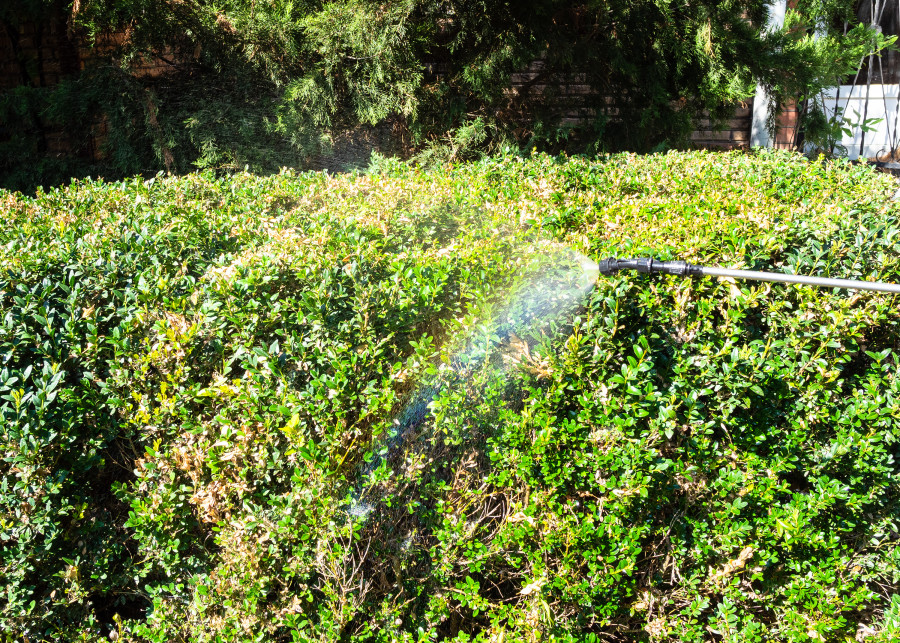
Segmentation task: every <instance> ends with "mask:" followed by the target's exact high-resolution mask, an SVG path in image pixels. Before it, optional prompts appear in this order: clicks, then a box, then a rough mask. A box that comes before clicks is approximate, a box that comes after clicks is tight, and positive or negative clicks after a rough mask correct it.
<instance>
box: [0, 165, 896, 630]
mask: <svg viewBox="0 0 900 643" xmlns="http://www.w3.org/2000/svg"><path fill="white" fill-rule="evenodd" d="M895 188H896V186H895V185H894V182H893V180H892V179H890V178H889V177H887V176H885V175H881V174H876V173H875V172H874V171H873V170H871V169H870V168H868V167H865V166H860V165H852V164H849V163H846V162H840V161H808V160H806V159H804V158H803V157H800V156H792V155H788V154H784V153H775V152H754V153H749V154H744V153H729V154H710V153H702V152H698V153H669V154H665V155H653V156H643V157H641V156H634V155H620V156H611V157H604V158H600V159H597V160H588V159H582V158H572V159H567V158H552V157H547V156H540V155H536V156H532V157H530V158H520V157H516V156H508V157H502V158H496V159H490V160H485V161H482V162H479V163H475V164H471V165H461V166H454V167H448V168H446V169H444V170H441V171H435V172H425V171H422V170H419V169H417V168H414V167H410V166H407V165H403V164H396V163H393V162H391V161H387V160H381V161H379V162H378V163H376V164H375V165H373V168H372V171H371V172H370V173H369V174H366V175H349V176H341V177H334V176H328V175H325V174H303V175H295V174H292V173H289V172H285V173H283V174H281V175H278V176H268V177H259V176H253V175H249V174H238V175H235V176H232V177H228V178H221V177H219V178H217V177H216V176H215V175H214V174H212V173H202V174H193V175H189V176H185V177H163V176H158V177H157V178H156V179H152V180H149V181H144V180H142V179H141V180H137V179H136V180H130V181H124V182H119V183H105V182H103V181H100V180H98V181H91V180H88V181H81V182H73V183H72V184H71V185H70V186H68V187H66V188H64V189H59V190H54V191H51V192H47V193H42V192H39V193H38V194H37V195H36V196H35V197H34V198H29V197H24V196H22V195H19V194H14V193H8V192H5V193H3V192H0V199H2V203H3V211H4V215H5V216H4V224H3V226H2V228H0V247H2V249H3V250H2V254H0V268H2V270H0V413H2V432H0V436H2V450H3V459H2V461H0V471H2V474H3V477H2V480H0V545H2V547H0V584H2V585H3V586H4V587H5V588H6V589H5V592H4V595H3V598H2V599H0V623H2V625H3V627H2V631H3V632H4V640H10V641H11V640H21V639H27V640H49V639H54V640H57V639H65V640H99V639H101V638H104V639H105V638H107V637H110V636H112V637H113V638H119V639H121V640H138V641H171V640H191V641H195V640H197V641H203V640H210V641H212V640H261V641H262V640H265V641H270V640H275V641H292V640H301V641H302V640H313V639H315V640H338V639H340V640H409V641H419V640H436V639H454V640H488V639H491V640H493V639H496V640H500V639H501V638H502V639H503V640H538V639H543V638H554V639H559V640H595V641H607V640H613V641H615V640H621V641H632V640H645V641H705V640H727V641H762V640H767V641H768V640H782V641H801V640H811V641H822V640H825V641H830V640H845V639H847V638H849V639H854V638H857V639H862V638H865V637H868V640H880V641H889V640H893V639H894V638H895V637H896V636H897V635H898V631H900V590H898V574H900V547H898V542H900V533H898V531H900V528H898V526H897V518H898V491H897V489H898V486H897V484H898V482H900V480H898V478H900V465H898V463H897V459H898V457H900V445H898V439H900V379H898V376H897V370H898V368H897V367H898V365H897V352H898V350H900V346H898V343H900V340H898V335H897V324H898V320H900V311H898V306H897V302H896V299H895V298H893V297H891V296H888V295H884V294H878V293H852V292H850V293H848V292H846V291H828V290H815V289H811V288H807V287H800V286H786V285H778V284H767V285H759V284H751V283H729V282H727V281H717V280H702V281H699V280H698V281H684V280H680V279H676V278H672V277H662V276H652V277H651V276H647V275H638V274H621V275H619V276H616V277H615V278H605V279H602V280H601V281H600V282H599V283H598V284H597V286H596V288H594V289H593V290H590V291H588V289H586V288H585V287H584V276H585V275H584V274H583V271H582V268H581V265H580V261H581V259H582V254H583V255H588V256H590V257H594V258H600V257H603V256H608V255H618V256H627V255H639V254H649V253H652V254H654V255H656V256H659V257H661V258H672V257H679V258H685V259H688V260H690V261H694V262H696V263H702V264H720V265H729V266H738V267H746V268H753V269H772V270H783V271H792V272H798V273H799V272H802V273H805V274H817V275H823V276H825V275H830V276H840V277H848V278H861V279H882V280H888V281H890V280H898V279H900V223H898V207H897V205H895V203H894V202H893V201H892V200H891V198H890V197H891V195H892V193H893V191H894V190H895Z"/></svg>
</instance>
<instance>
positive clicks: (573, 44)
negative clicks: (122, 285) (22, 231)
mask: <svg viewBox="0 0 900 643" xmlns="http://www.w3.org/2000/svg"><path fill="white" fill-rule="evenodd" d="M851 4H852V3H851V2H850V1H849V0H846V1H843V0H841V1H837V0H828V1H805V2H801V3H799V6H798V7H797V9H796V10H794V11H792V12H790V16H789V19H788V21H787V24H786V26H785V28H784V29H781V30H775V31H772V30H767V29H766V28H765V21H766V12H767V6H768V3H767V2H765V1H763V0H744V1H737V0H729V1H728V2H720V1H718V0H701V1H697V2H694V1H692V2H687V1H686V0H677V1H674V2H664V3H661V2H656V1H651V0H637V1H634V2H609V1H598V0H592V1H589V2H582V3H571V2H564V1H563V0H529V1H527V2H506V1H503V0H400V1H397V2H389V3H384V2H376V1H373V0H340V1H337V2H314V1H311V0H303V1H297V2H287V1H283V0H282V1H277V2H255V1H253V0H230V1H228V2H222V3H206V2H200V1H198V0H185V1H178V2H175V1H168V2H157V1H155V0H153V1H151V0H134V1H128V2H124V1H122V0H83V1H79V2H74V3H64V2H63V3H61V2H55V1H54V2H50V0H44V1H39V0H15V1H14V2H11V3H4V7H3V9H2V14H0V21H2V22H3V23H4V24H5V25H6V26H7V29H14V28H15V26H16V24H17V23H18V22H21V21H23V20H43V19H46V17H47V16H48V15H51V14H52V13H53V12H60V11H64V12H65V15H66V16H67V20H68V25H69V32H70V34H71V37H72V38H76V37H77V38H78V39H81V40H83V41H86V42H88V43H93V44H94V49H93V53H92V58H91V59H90V61H89V62H90V64H89V66H88V69H86V70H85V72H83V73H82V74H80V75H78V76H76V77H73V78H72V79H71V80H69V81H68V82H66V83H63V84H62V85H60V86H58V87H22V88H18V89H16V90H14V91H8V92H5V93H4V94H3V95H2V97H0V115H2V117H3V120H4V122H5V123H6V127H7V130H8V132H10V133H11V135H10V136H9V137H8V138H9V140H8V141H7V142H5V143H2V144H0V145H2V146H3V148H2V151H3V155H2V156H3V157H4V159H5V160H4V161H3V162H2V167H0V172H2V176H3V177H4V178H3V179H2V181H3V183H4V184H5V185H7V186H10V187H17V186H18V187H24V186H27V185H29V184H31V183H33V182H34V180H35V179H38V180H40V179H43V180H44V181H46V182H55V181H57V180H59V179H60V178H61V177H63V176H64V175H65V174H66V173H67V172H73V171H74V169H73V168H72V167H71V161H70V160H66V161H64V162H63V164H62V165H60V161H58V160H49V159H46V158H44V156H45V155H44V151H43V150H42V149H41V142H40V131H42V130H46V129H47V128H50V127H55V128H62V129H64V130H65V131H66V132H70V133H73V134H74V147H75V148H76V149H77V148H78V145H79V141H78V135H77V133H83V132H86V128H85V125H86V124H87V123H91V122H99V121H101V120H104V119H106V120H107V122H108V125H109V127H108V137H107V138H106V141H105V147H106V150H107V156H106V159H105V163H104V165H103V166H102V167H99V168H98V171H99V172H101V173H104V174H108V175H116V174H119V175H121V174H134V173H136V172H143V173H148V172H149V173H155V172H156V171H157V170H159V169H164V170H170V171H174V172H185V171H189V170H191V169H192V168H195V167H223V168H242V167H244V166H245V165H249V166H250V167H251V168H253V169H255V170H260V171H271V170H275V169H277V168H278V167H280V166H285V165H287V166H301V165H303V163H304V160H305V159H306V158H308V156H309V155H310V154H314V153H317V152H319V151H321V150H322V149H327V147H328V144H329V142H330V141H331V140H332V139H333V137H334V136H335V135H338V134H339V133H341V132H346V131H353V130H354V129H355V128H358V127H360V126H361V125H366V124H368V125H375V124H378V123H383V122H385V121H386V120H388V119H391V120H392V122H394V123H395V124H396V125H398V126H400V127H402V128H404V129H405V130H406V131H407V132H408V140H409V142H410V143H411V144H412V146H413V147H414V148H416V149H419V150H424V151H425V152H426V153H427V156H429V157H430V158H434V159H446V158H463V157H465V155H466V154H467V153H470V152H471V151H476V152H477V151H479V150H491V149H498V148H500V147H502V146H503V145H505V144H513V145H517V146H526V147H538V148H551V149H553V148H555V149H562V148H567V149H593V150H621V149H631V150H638V151H641V150H644V151H646V150H650V149H655V148H660V147H666V146H669V147H671V146H678V145H681V144H683V143H684V141H685V140H686V137H687V135H688V134H689V132H690V131H691V130H692V128H693V127H694V125H695V123H696V119H697V118H698V115H699V114H700V112H701V111H702V110H708V111H710V112H711V113H712V114H713V115H714V116H716V117H723V116H725V115H726V114H727V113H728V110H729V109H730V108H731V106H732V105H733V104H734V103H735V102H736V101H740V100H742V99H746V98H748V97H749V96H751V95H752V94H753V91H754V88H755V84H756V83H757V82H761V83H763V84H764V85H765V86H766V87H767V88H768V89H769V91H770V92H771V94H772V95H773V96H774V97H775V98H776V99H778V100H779V101H782V102H783V101H786V100H788V99H791V98H793V97H794V96H796V95H800V96H801V97H803V96H809V95H812V94H814V93H815V92H816V91H817V90H818V89H820V88H822V87H824V86H828V85H832V84H834V82H835V81H836V79H838V78H840V77H841V76H842V75H844V74H846V73H847V72H848V71H849V70H851V69H853V67H854V66H855V65H856V64H857V63H858V61H859V60H860V59H861V57H862V55H863V54H864V53H867V52H868V51H869V50H870V49H871V48H874V49H876V50H878V49H879V48H880V47H883V46H884V45H885V44H886V42H887V41H886V40H885V39H884V37H882V36H880V35H878V34H875V33H874V32H871V31H869V30H868V29H867V28H866V27H860V28H857V29H853V30H851V31H850V33H849V34H848V35H847V36H841V37H837V36H836V32H835V33H832V31H833V29H832V27H830V25H839V24H842V22H843V20H844V19H845V18H848V17H849V16H850V15H851V12H850V9H851ZM816 30H818V32H819V34H818V36H817V35H816V34H815V33H814V32H815V31H816ZM113 33H121V34H124V35H125V37H124V40H122V39H120V40H112V41H111V40H110V39H109V38H108V36H109V35H110V34H113ZM142 60H143V61H146V60H156V61H162V62H164V64H165V68H166V70H167V71H166V73H164V74H162V75H153V76H148V75H141V74H138V73H135V72H134V71H133V70H134V64H136V63H139V62H140V61H142ZM535 60H539V61H541V63H542V67H541V69H540V70H539V72H538V74H537V77H536V78H534V79H532V81H531V82H530V83H529V84H528V85H527V86H525V87H523V88H522V89H521V90H520V91H517V92H512V91H510V89H509V85H510V77H511V74H513V73H515V72H517V71H522V70H523V69H525V68H526V67H527V66H528V65H529V64H530V63H531V62H532V61H535ZM567 80H568V81H569V82H573V81H577V82H578V83H579V84H581V85H583V86H585V87H586V88H588V89H589V91H588V93H586V94H584V95H582V96H581V97H580V100H581V101H582V107H583V108H585V109H586V110H587V111H586V112H585V113H590V114H594V116H593V117H592V118H591V119H588V120H587V122H585V123H584V124H583V125H581V126H578V127H575V128H573V127H572V126H566V125H563V124H562V121H561V116H562V115H563V113H564V112H565V109H566V107H567V106H568V107H571V101H568V99H565V97H560V96H556V95H555V94H558V93H559V89H560V87H561V84H560V83H561V82H563V85H564V84H565V82H566V81H567ZM35 163H42V164H43V165H37V166H36V165H35ZM54 164H55V165H54ZM56 166H59V167H56ZM36 167H37V172H36V171H35V168H36Z"/></svg>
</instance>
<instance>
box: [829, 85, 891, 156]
mask: <svg viewBox="0 0 900 643" xmlns="http://www.w3.org/2000/svg"><path fill="white" fill-rule="evenodd" d="M866 92H867V90H866V86H865V85H862V86H856V87H854V86H852V85H843V86H841V88H840V92H838V90H837V89H830V90H828V91H826V92H824V93H823V95H822V99H823V107H824V108H825V112H826V113H827V114H828V116H832V115H833V114H834V110H835V106H837V107H838V108H839V109H840V110H842V114H843V116H844V118H845V120H846V121H847V123H846V124H845V128H847V129H849V130H850V133H849V134H847V133H845V134H844V136H843V137H842V139H841V145H842V146H843V147H844V148H846V150H847V156H848V157H849V158H851V159H856V158H860V157H862V158H877V159H878V160H882V161H886V160H889V159H888V156H889V155H890V153H891V151H892V150H893V149H895V148H896V147H897V145H898V143H900V136H898V134H897V131H896V130H897V127H898V125H900V123H898V121H897V102H898V94H900V88H898V86H897V85H875V84H873V85H872V86H871V87H869V88H868V109H866V108H865V105H866V103H867V101H866V95H867V93H866ZM864 111H865V115H866V120H870V119H879V122H877V123H870V124H869V127H870V128H871V131H868V132H865V134H864V133H863V130H862V120H863V113H864ZM860 143H863V150H862V154H860Z"/></svg>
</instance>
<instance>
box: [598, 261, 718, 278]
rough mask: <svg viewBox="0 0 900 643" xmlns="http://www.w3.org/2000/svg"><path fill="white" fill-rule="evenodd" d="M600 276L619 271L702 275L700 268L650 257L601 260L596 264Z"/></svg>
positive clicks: (684, 275)
mask: <svg viewBox="0 0 900 643" xmlns="http://www.w3.org/2000/svg"><path fill="white" fill-rule="evenodd" d="M598 270H599V271H600V274H601V275H611V274H613V273H615V272H618V271H620V270H637V271H638V272H644V273H648V274H649V273H654V272H658V273H662V274H664V275H679V276H681V277H688V276H693V275H702V274H703V269H702V268H700V266H695V265H693V264H689V263H688V262H686V261H680V260H678V261H658V260H657V259H653V258H652V257H639V258H637V259H615V258H613V257H610V258H609V259H603V260H601V261H600V262H599V263H598Z"/></svg>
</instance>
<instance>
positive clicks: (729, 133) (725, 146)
mask: <svg viewBox="0 0 900 643" xmlns="http://www.w3.org/2000/svg"><path fill="white" fill-rule="evenodd" d="M752 117H753V100H752V99H751V100H750V101H748V102H746V103H742V104H740V105H738V106H737V107H735V110H734V115H733V116H732V117H731V118H730V119H729V120H728V121H727V122H726V123H725V124H724V128H723V129H719V130H714V129H712V125H713V123H712V121H711V120H710V119H709V118H708V117H706V118H702V119H701V120H700V126H699V127H698V128H697V131H695V132H694V133H693V134H691V144H692V145H694V146H696V147H699V148H701V149H720V150H731V149H736V148H741V147H749V145H750V125H751V121H752Z"/></svg>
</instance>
